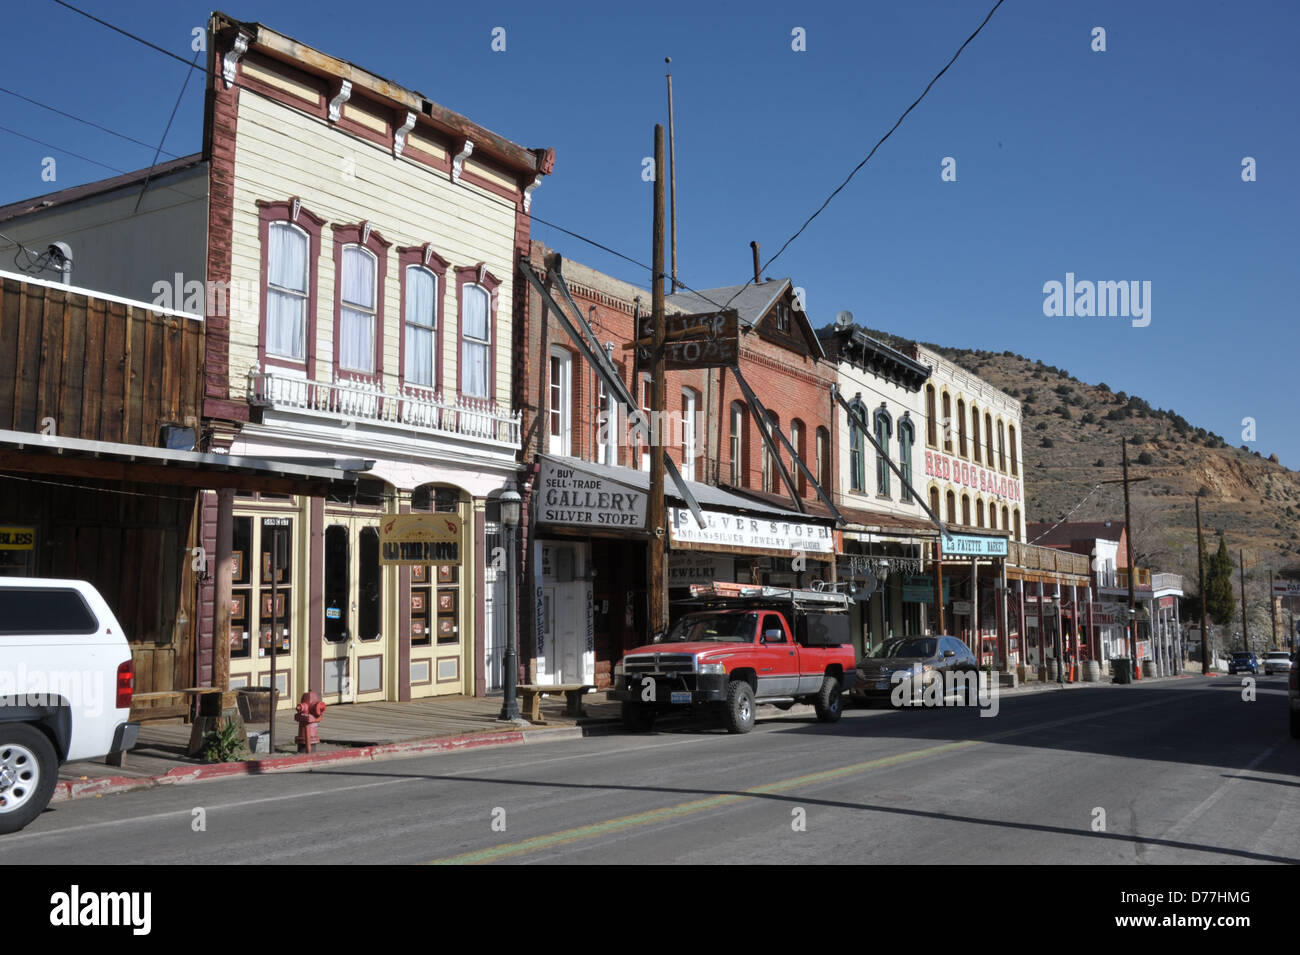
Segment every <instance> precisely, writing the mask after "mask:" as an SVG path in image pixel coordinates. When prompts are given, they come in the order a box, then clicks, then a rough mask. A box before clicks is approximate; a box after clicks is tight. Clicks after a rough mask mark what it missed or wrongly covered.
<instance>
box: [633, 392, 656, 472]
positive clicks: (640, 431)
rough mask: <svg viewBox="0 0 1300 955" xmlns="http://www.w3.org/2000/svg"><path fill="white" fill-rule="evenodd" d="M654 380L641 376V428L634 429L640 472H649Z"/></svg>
mask: <svg viewBox="0 0 1300 955" xmlns="http://www.w3.org/2000/svg"><path fill="white" fill-rule="evenodd" d="M654 403H655V401H654V379H653V378H651V377H650V376H649V375H648V374H645V373H644V372H642V374H641V422H642V424H641V427H639V428H637V429H636V446H637V456H636V457H637V460H638V461H640V462H641V470H642V471H649V470H650V442H651V441H652V440H653V438H652V435H651V430H650V429H651V426H652V424H653V423H654V420H655V419H654V417H653V416H651V414H650V409H651V408H653V407H654Z"/></svg>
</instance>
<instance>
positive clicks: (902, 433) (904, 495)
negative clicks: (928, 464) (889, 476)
mask: <svg viewBox="0 0 1300 955" xmlns="http://www.w3.org/2000/svg"><path fill="white" fill-rule="evenodd" d="M915 443H916V431H915V429H914V428H913V427H912V419H911V418H910V417H909V416H908V414H907V412H904V413H903V418H902V420H901V421H899V422H898V469H899V470H900V471H902V472H903V477H904V478H905V480H904V481H903V482H902V483H903V486H902V488H901V489H900V497H901V499H902V501H903V503H904V504H906V503H908V502H909V501H911V500H912V491H911V483H912V445H914V444H915Z"/></svg>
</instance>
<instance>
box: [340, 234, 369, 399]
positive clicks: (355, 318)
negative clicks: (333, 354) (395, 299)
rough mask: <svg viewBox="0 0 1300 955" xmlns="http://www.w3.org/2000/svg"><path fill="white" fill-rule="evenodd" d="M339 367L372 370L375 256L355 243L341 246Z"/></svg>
mask: <svg viewBox="0 0 1300 955" xmlns="http://www.w3.org/2000/svg"><path fill="white" fill-rule="evenodd" d="M337 334H338V336H339V368H340V369H343V370H345V371H359V372H363V373H365V374H373V373H374V371H375V257H374V256H373V255H372V254H371V253H370V252H369V251H368V250H366V249H363V248H361V246H358V245H348V246H344V248H343V261H342V274H341V275H340V276H339V327H338V332H337Z"/></svg>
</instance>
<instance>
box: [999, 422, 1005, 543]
mask: <svg viewBox="0 0 1300 955" xmlns="http://www.w3.org/2000/svg"><path fill="white" fill-rule="evenodd" d="M998 470H999V471H1001V472H1002V473H1003V474H1006V473H1007V439H1006V434H1005V432H1004V431H1003V428H1002V422H1001V421H999V422H998ZM1004 523H1005V522H1004Z"/></svg>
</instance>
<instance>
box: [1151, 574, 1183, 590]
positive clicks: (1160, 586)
mask: <svg viewBox="0 0 1300 955" xmlns="http://www.w3.org/2000/svg"><path fill="white" fill-rule="evenodd" d="M1151 589H1152V590H1182V589H1183V575H1182V574H1152V575H1151Z"/></svg>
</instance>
